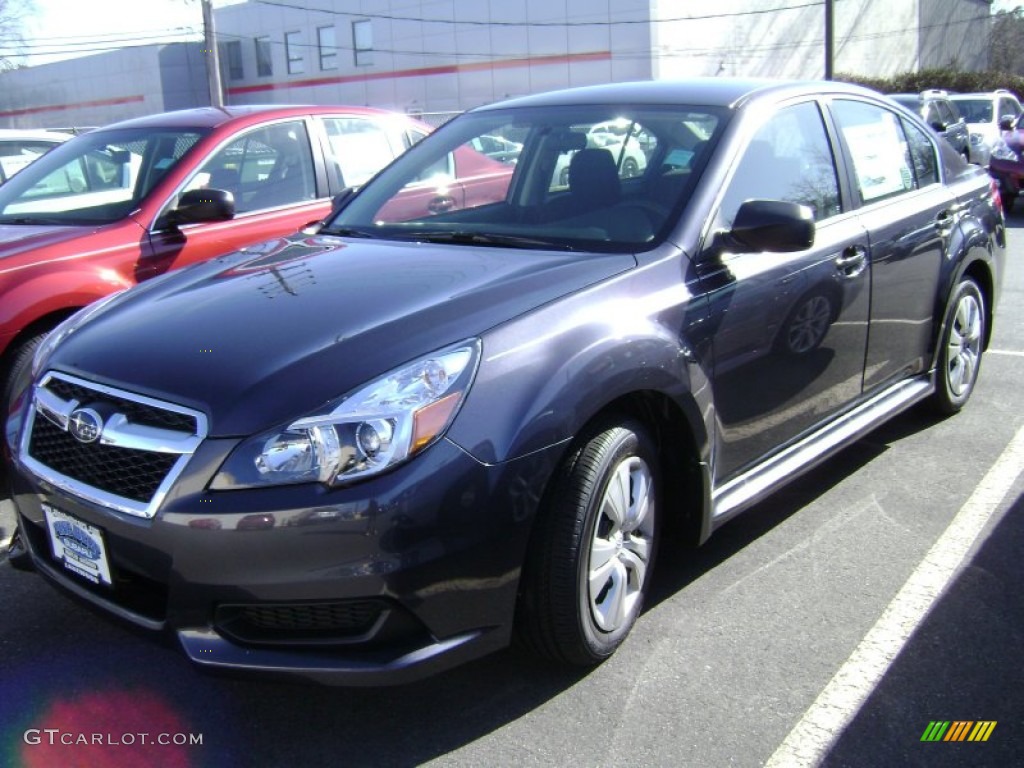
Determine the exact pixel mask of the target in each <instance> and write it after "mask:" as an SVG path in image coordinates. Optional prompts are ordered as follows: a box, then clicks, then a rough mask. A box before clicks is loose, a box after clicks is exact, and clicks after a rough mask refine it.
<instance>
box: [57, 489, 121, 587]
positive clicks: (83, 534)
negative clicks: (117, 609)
mask: <svg viewBox="0 0 1024 768" xmlns="http://www.w3.org/2000/svg"><path fill="white" fill-rule="evenodd" d="M41 506H42V508H43V515H44V516H45V517H46V529H47V532H48V533H49V538H50V551H51V552H52V553H53V557H54V559H55V560H57V562H59V563H61V564H62V565H63V566H64V567H65V568H66V569H67V570H69V571H71V573H73V574H75V575H76V576H77V577H79V578H81V579H84V580H85V581H88V582H91V583H92V584H96V585H100V586H104V587H112V586H113V583H114V582H113V579H112V578H111V576H110V559H109V558H108V556H107V545H106V541H105V538H104V533H103V529H102V528H99V527H97V526H95V525H91V524H89V523H87V522H85V521H84V520H81V519H79V518H77V517H75V516H74V515H72V514H71V513H69V512H65V511H64V510H63V509H59V508H57V507H54V506H53V505H51V504H42V505H41Z"/></svg>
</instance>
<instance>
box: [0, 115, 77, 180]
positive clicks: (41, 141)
mask: <svg viewBox="0 0 1024 768" xmlns="http://www.w3.org/2000/svg"><path fill="white" fill-rule="evenodd" d="M70 138H71V134H69V133H58V132H56V131H28V130H24V131H23V130H20V129H17V128H0V184H3V183H4V182H5V181H7V180H8V179H9V178H11V176H13V175H14V174H16V173H17V172H18V171H20V170H21V169H22V168H24V167H25V166H26V165H28V164H29V163H31V162H32V161H33V160H37V159H39V158H40V157H42V156H43V155H45V154H46V153H47V152H49V151H50V150H51V149H53V148H54V147H56V146H57V145H58V144H61V143H63V142H65V141H67V140H68V139H70Z"/></svg>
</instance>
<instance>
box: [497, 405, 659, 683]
mask: <svg viewBox="0 0 1024 768" xmlns="http://www.w3.org/2000/svg"><path fill="white" fill-rule="evenodd" d="M553 483H554V486H553V489H552V492H551V493H549V494H548V497H547V499H546V501H545V504H544V506H543V508H542V510H541V512H540V518H539V519H538V521H537V530H536V532H535V535H534V540H533V542H532V546H531V550H530V552H529V554H528V559H527V563H526V565H525V567H524V572H523V585H522V593H521V597H520V605H519V615H518V616H517V630H518V632H519V636H520V638H521V639H522V640H523V641H524V642H525V643H526V644H527V645H528V646H529V647H530V648H531V649H532V650H534V651H535V652H538V653H540V654H541V655H544V656H547V657H549V658H551V659H554V660H556V661H560V662H567V663H570V664H576V665H593V664H597V663H599V662H601V661H603V660H604V659H606V658H608V657H609V656H611V655H612V653H614V652H615V650H616V648H618V647H619V645H621V644H622V642H623V640H625V638H626V636H627V635H628V634H629V631H630V630H631V629H632V627H633V624H634V622H635V621H636V619H637V616H639V615H640V611H641V609H642V608H643V601H644V597H645V595H646V594H647V591H648V587H649V584H650V574H651V567H652V565H653V562H654V553H655V549H656V545H657V535H658V515H657V511H658V510H657V504H656V500H657V497H658V487H659V474H658V464H657V459H656V453H655V451H654V447H653V444H652V442H651V440H650V438H649V437H648V436H647V434H646V432H645V431H644V429H643V428H642V427H641V426H640V425H639V424H637V423H634V422H623V423H620V424H615V425H612V426H609V427H607V428H604V429H601V430H599V431H596V432H594V433H592V436H591V437H589V438H587V439H585V440H584V441H583V442H582V443H581V444H580V446H579V447H578V448H577V449H576V450H575V451H574V452H573V453H572V454H571V455H570V456H569V457H568V458H567V459H566V461H565V462H564V463H563V465H562V467H561V468H560V470H559V471H558V473H557V475H556V477H555V479H554V480H553Z"/></svg>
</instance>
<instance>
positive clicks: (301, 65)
mask: <svg viewBox="0 0 1024 768" xmlns="http://www.w3.org/2000/svg"><path fill="white" fill-rule="evenodd" d="M301 38H302V33H301V32H285V33H284V55H285V58H286V59H287V60H288V74H289V75H298V74H301V73H303V72H305V71H306V61H305V59H303V58H302V39H301Z"/></svg>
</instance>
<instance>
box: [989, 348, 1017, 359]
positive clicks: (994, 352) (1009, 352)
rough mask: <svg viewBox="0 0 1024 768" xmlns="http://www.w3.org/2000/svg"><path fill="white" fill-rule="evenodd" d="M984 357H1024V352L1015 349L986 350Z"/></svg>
mask: <svg viewBox="0 0 1024 768" xmlns="http://www.w3.org/2000/svg"><path fill="white" fill-rule="evenodd" d="M985 354H986V355H1006V356H1008V357H1024V352H1018V351H1017V350H1015V349H986V350H985Z"/></svg>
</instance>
